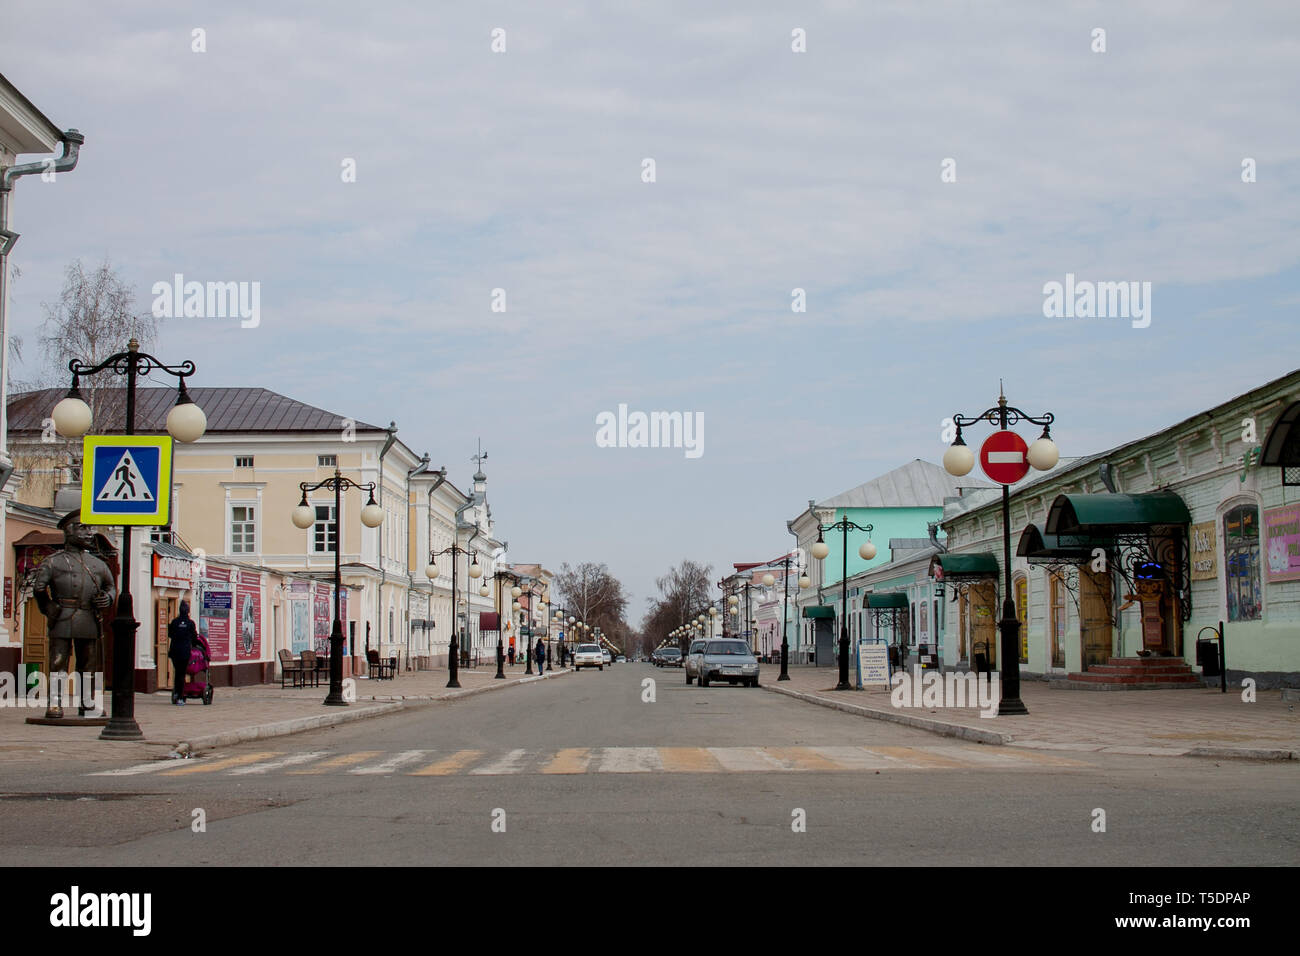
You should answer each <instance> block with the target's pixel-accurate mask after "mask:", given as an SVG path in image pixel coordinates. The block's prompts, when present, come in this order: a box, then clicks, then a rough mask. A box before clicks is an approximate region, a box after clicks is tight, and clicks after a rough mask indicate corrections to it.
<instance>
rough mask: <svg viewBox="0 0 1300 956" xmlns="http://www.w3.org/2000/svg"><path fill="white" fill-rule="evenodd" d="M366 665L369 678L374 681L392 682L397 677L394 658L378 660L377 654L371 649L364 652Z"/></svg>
mask: <svg viewBox="0 0 1300 956" xmlns="http://www.w3.org/2000/svg"><path fill="white" fill-rule="evenodd" d="M366 663H367V664H368V665H370V676H371V678H373V679H374V680H392V679H393V678H394V677H396V676H397V658H396V657H390V658H388V660H380V659H379V652H378V651H376V650H374V649H373V648H372V649H371V650H368V651H366Z"/></svg>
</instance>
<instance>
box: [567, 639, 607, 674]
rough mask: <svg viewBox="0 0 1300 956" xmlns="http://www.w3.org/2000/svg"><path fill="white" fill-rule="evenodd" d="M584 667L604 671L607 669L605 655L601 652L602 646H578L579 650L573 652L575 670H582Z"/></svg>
mask: <svg viewBox="0 0 1300 956" xmlns="http://www.w3.org/2000/svg"><path fill="white" fill-rule="evenodd" d="M584 667H595V668H599V669H600V670H602V671H603V670H604V669H605V655H604V654H602V653H601V652H600V645H598V644H579V645H578V647H577V650H575V651H574V652H573V669H574V670H575V671H576V670H582V668H584Z"/></svg>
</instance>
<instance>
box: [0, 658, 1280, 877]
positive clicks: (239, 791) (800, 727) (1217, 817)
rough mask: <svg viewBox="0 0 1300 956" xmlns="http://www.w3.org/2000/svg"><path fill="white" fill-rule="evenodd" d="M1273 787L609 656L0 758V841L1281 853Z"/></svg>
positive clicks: (1209, 770) (193, 859) (1079, 854)
mask: <svg viewBox="0 0 1300 956" xmlns="http://www.w3.org/2000/svg"><path fill="white" fill-rule="evenodd" d="M771 676H774V675H771ZM646 678H650V679H652V680H653V681H655V686H654V690H655V695H654V697H655V699H654V701H653V702H649V701H647V700H645V699H643V698H644V697H645V696H648V695H647V694H646V688H645V687H644V685H643V680H644V679H646ZM1298 784H1300V769H1297V767H1296V766H1295V765H1294V764H1290V763H1254V762H1244V761H1222V762H1217V763H1216V762H1214V761H1209V760H1204V759H1194V758H1168V757H1163V758H1152V757H1131V756H1123V755H1105V754H1092V753H1088V754H1074V753H1066V754H1058V753H1044V752H1039V751H1028V750H1019V749H1017V748H1013V747H993V746H985V745H980V744H971V743H964V742H960V741H955V740H952V739H950V738H945V737H938V736H935V735H932V734H928V733H925V732H923V731H919V730H913V729H911V728H907V727H900V726H898V725H895V724H890V723H885V722H880V721H873V720H869V719H864V718H861V717H856V716H852V715H848V714H842V713H839V712H837V711H832V710H828V709H825V708H821V707H816V706H813V705H810V704H805V703H802V702H800V701H796V700H792V699H790V698H787V697H784V696H781V695H777V694H771V693H767V692H765V691H762V690H757V689H747V688H741V687H735V688H732V687H727V686H721V687H717V686H715V687H709V688H699V687H687V686H686V684H685V679H684V677H683V675H682V672H681V671H680V670H661V669H657V668H654V667H651V666H649V665H643V664H624V665H617V666H615V667H612V668H606V669H605V670H604V671H586V672H583V673H579V674H573V675H568V676H565V677H563V678H562V679H559V680H549V681H541V682H538V683H535V684H529V685H523V686H519V687H515V688H510V689H507V690H503V691H500V692H496V693H491V694H484V695H479V696H476V697H472V698H468V699H465V700H461V701H458V702H452V703H436V704H430V705H428V706H423V707H420V708H417V709H413V710H408V711H405V712H403V713H401V714H399V715H396V716H393V717H387V718H380V719H374V720H366V721H360V722H357V723H352V724H346V725H342V726H341V727H339V728H337V729H327V730H321V731H315V732H312V733H308V734H298V735H294V736H291V737H281V738H275V739H272V740H268V741H260V742H255V743H250V744H245V745H241V746H237V747H230V748H225V749H223V750H221V751H219V752H216V753H211V754H206V755H203V756H200V757H197V758H195V759H191V760H184V761H177V760H172V761H156V762H152V763H149V764H130V763H129V762H127V761H126V760H124V759H123V757H122V756H121V754H120V752H119V754H117V755H115V754H114V752H113V750H112V748H111V746H106V747H105V749H104V752H103V754H102V756H97V757H96V758H95V759H93V760H87V759H75V760H64V761H58V760H47V761H42V762H41V763H39V764H30V763H28V764H24V765H22V768H21V772H17V771H16V770H15V768H14V766H13V765H0V848H3V850H4V852H5V854H6V859H7V860H9V861H11V862H12V863H20V864H21V863H30V864H47V865H59V866H64V865H88V864H89V865H110V864H119V865H120V864H128V865H154V864H157V865H167V866H173V865H177V864H194V863H209V864H220V865H253V866H267V865H275V864H308V865H312V864H318V865H344V864H370V865H378V864H388V865H393V864H397V865H403V864H415V865H429V864H470V865H490V866H498V865H511V864H614V865H619V864H683V863H686V864H709V863H718V864H741V865H746V864H763V865H781V864H816V865H827V864H868V865H899V864H903V865H907V864H920V865H927V864H936V865H953V864H961V865H976V866H988V865H1017V864H1046V865H1060V866H1090V865H1135V864H1137V865H1142V864H1172V865H1200V864H1221V863H1227V862H1230V863H1233V864H1235V865H1247V866H1249V865H1279V864H1281V865H1288V864H1290V865H1294V864H1296V863H1300V836H1298V835H1300V808H1298V807H1297V801H1296V799H1295V794H1296V793H1297V785H1298ZM1097 810H1104V811H1105V832H1097V830H1096V829H1095V828H1096V826H1097V819H1098V817H1097V814H1096V812H1095V811H1097ZM197 811H201V814H200V813H198V812H197ZM200 817H201V818H202V821H203V823H204V826H203V827H202V828H201V829H200V828H197V827H196V824H195V821H196V820H197V819H199V818H200Z"/></svg>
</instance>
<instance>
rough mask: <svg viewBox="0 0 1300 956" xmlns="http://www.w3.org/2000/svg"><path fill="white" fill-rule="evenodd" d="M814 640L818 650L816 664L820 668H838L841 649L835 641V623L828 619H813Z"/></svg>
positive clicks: (815, 658)
mask: <svg viewBox="0 0 1300 956" xmlns="http://www.w3.org/2000/svg"><path fill="white" fill-rule="evenodd" d="M813 638H814V640H815V641H816V644H814V645H813V646H814V647H816V648H817V651H816V655H815V657H814V662H815V663H816V665H817V666H818V667H838V666H839V648H838V646H837V644H836V640H835V622H834V621H833V620H831V619H830V618H828V617H816V618H813Z"/></svg>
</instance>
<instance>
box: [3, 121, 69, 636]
mask: <svg viewBox="0 0 1300 956" xmlns="http://www.w3.org/2000/svg"><path fill="white" fill-rule="evenodd" d="M85 141H86V137H84V136H82V135H81V133H79V132H78V131H77V130H75V129H70V130H67V131H65V132H64V134H63V155H62V156H60V157H59V158H58V159H56V160H54V162H53V163H51V162H50V161H49V160H48V159H44V160H41V161H40V162H36V163H20V164H19V165H16V166H6V167H4V168H3V169H0V491H3V490H4V486H5V485H6V484H7V483H8V481H9V476H10V475H12V474H13V462H12V461H11V460H10V458H9V320H8V306H9V285H8V282H9V253H10V252H11V251H12V250H13V247H14V244H15V243H17V242H18V233H16V232H13V231H12V230H11V229H10V228H9V194H10V192H12V191H13V188H14V183H15V182H17V181H18V180H19V179H21V178H22V177H23V176H32V175H35V174H36V173H44V172H47V171H49V172H53V173H56V174H57V173H66V172H71V171H72V170H73V169H75V168H76V166H77V159H78V158H79V157H80V155H81V144H82V143H84V142H85ZM3 536H4V505H3V502H0V538H3ZM0 550H8V549H0ZM7 573H8V572H7V570H6V568H5V559H4V555H3V554H0V577H3V576H4V575H5V574H7ZM8 641H9V631H8V628H7V627H6V626H5V623H4V621H3V620H0V643H8Z"/></svg>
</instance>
